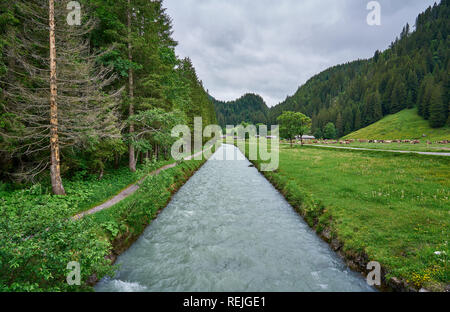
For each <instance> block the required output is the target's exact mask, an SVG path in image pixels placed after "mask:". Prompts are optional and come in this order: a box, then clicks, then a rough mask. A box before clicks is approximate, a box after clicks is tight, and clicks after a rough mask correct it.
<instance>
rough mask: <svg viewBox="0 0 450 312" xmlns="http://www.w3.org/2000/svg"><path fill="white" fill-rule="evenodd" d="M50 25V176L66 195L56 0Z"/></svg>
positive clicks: (57, 192)
mask: <svg viewBox="0 0 450 312" xmlns="http://www.w3.org/2000/svg"><path fill="white" fill-rule="evenodd" d="M49 26H50V151H51V165H50V178H51V181H52V189H53V194H55V195H66V191H65V190H64V187H63V184H62V180H61V167H60V154H59V138H58V104H57V102H56V97H57V95H58V91H57V86H56V40H55V0H49Z"/></svg>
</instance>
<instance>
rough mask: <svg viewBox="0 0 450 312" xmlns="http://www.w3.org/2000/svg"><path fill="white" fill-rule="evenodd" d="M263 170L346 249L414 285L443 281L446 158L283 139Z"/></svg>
mask: <svg viewBox="0 0 450 312" xmlns="http://www.w3.org/2000/svg"><path fill="white" fill-rule="evenodd" d="M248 147H249V145H248V144H247V151H246V152H247V155H248ZM259 163H260V161H257V162H256V165H257V166H258V164H259ZM265 175H266V177H267V178H268V179H269V180H270V181H271V182H272V183H273V184H274V185H275V186H276V187H277V188H278V189H279V190H280V191H281V192H282V193H283V195H285V197H286V198H287V200H288V201H289V202H290V203H291V204H292V205H293V206H294V207H295V208H296V209H297V210H298V211H299V212H300V213H301V214H302V215H303V217H304V218H305V220H306V221H307V222H308V223H309V224H310V225H311V226H313V227H314V228H315V229H316V231H317V232H319V233H322V232H324V230H325V231H327V232H328V231H331V238H332V239H335V238H337V239H338V240H339V241H340V242H341V243H342V244H343V246H342V251H343V252H344V254H346V255H353V256H355V257H358V255H361V256H366V257H367V258H368V260H369V261H378V262H380V263H381V265H382V267H383V269H384V270H385V271H386V279H388V280H389V279H391V278H392V277H396V278H397V279H400V280H401V281H403V282H405V284H407V285H409V286H412V287H415V288H416V289H420V288H421V287H425V288H427V289H431V290H443V289H444V288H445V287H446V285H447V287H448V284H449V282H450V270H449V268H448V254H449V252H450V250H449V246H448V239H449V237H450V209H449V207H450V203H449V197H450V159H449V158H447V157H441V156H423V155H405V154H392V153H383V152H370V151H368V152H365V151H350V150H334V149H333V150H332V149H325V148H309V147H303V148H302V147H300V146H296V147H294V148H290V147H289V146H288V145H281V146H280V166H279V169H278V170H277V171H275V172H268V173H265Z"/></svg>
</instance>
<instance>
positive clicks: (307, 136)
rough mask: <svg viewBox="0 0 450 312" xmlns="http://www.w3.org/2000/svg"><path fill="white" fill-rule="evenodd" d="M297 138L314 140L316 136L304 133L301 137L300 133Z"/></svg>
mask: <svg viewBox="0 0 450 312" xmlns="http://www.w3.org/2000/svg"><path fill="white" fill-rule="evenodd" d="M295 139H296V140H300V139H302V140H303V141H312V140H315V139H316V137H314V136H312V135H303V136H302V137H300V136H299V135H298V136H296V137H295Z"/></svg>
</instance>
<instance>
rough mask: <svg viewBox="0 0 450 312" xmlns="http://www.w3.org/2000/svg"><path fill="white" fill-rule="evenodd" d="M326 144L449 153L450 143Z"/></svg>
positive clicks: (356, 142)
mask: <svg viewBox="0 0 450 312" xmlns="http://www.w3.org/2000/svg"><path fill="white" fill-rule="evenodd" d="M327 145H328V146H338V147H356V148H370V149H379V150H392V151H416V152H435V153H450V144H431V145H430V144H427V143H426V142H421V143H419V144H410V143H361V142H358V141H355V142H352V143H350V144H339V143H338V144H327Z"/></svg>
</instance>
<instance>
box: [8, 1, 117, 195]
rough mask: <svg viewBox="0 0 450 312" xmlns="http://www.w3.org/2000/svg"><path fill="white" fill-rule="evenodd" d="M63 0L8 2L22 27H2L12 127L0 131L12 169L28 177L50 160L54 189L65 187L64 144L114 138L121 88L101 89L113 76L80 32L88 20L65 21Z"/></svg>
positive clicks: (89, 24)
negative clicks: (19, 164)
mask: <svg viewBox="0 0 450 312" xmlns="http://www.w3.org/2000/svg"><path fill="white" fill-rule="evenodd" d="M67 2H68V1H54V0H48V1H47V0H20V1H16V2H15V5H16V6H17V10H18V12H19V16H18V17H19V19H20V21H21V25H23V29H20V30H19V31H17V33H14V34H13V33H10V34H9V42H10V44H9V46H8V49H7V54H8V58H10V59H12V60H13V62H12V63H13V64H12V65H11V66H10V67H9V68H8V75H6V76H5V77H8V78H6V80H5V79H3V80H2V81H0V83H1V84H2V85H4V86H5V88H4V96H5V97H6V103H7V104H6V106H5V111H6V113H7V114H8V116H10V118H11V119H13V121H14V123H13V124H14V128H13V129H10V130H9V131H4V130H2V129H0V135H1V136H2V137H3V139H4V140H6V141H8V142H11V144H10V146H13V148H12V149H10V150H9V151H8V152H9V154H10V157H18V158H20V159H23V160H25V161H26V163H27V165H26V166H24V169H23V170H22V171H19V172H14V173H11V174H12V176H13V177H14V178H16V179H30V178H31V179H32V178H33V177H34V176H35V175H36V174H38V173H40V172H42V171H43V170H45V169H46V168H48V167H49V166H50V174H51V181H52V188H53V192H54V194H58V195H61V194H64V193H65V192H64V187H63V185H62V181H61V166H60V162H61V156H63V153H64V148H67V147H74V148H78V149H82V148H83V147H84V146H85V144H86V143H87V142H88V141H89V140H92V139H104V138H119V137H120V131H121V128H122V126H121V125H120V124H119V122H118V114H117V113H116V108H117V105H118V102H119V101H118V100H119V96H120V92H121V91H122V90H113V91H109V92H106V91H104V90H106V87H108V86H110V85H111V82H112V81H114V79H115V78H116V77H115V75H114V74H112V69H111V68H106V67H104V66H102V65H101V64H100V63H99V62H98V59H99V57H100V56H101V54H99V53H93V52H92V51H91V49H90V46H89V40H88V39H87V36H86V35H87V34H88V33H89V32H90V31H92V29H93V28H94V27H95V23H94V21H93V20H92V19H84V23H83V24H82V25H81V26H71V25H68V23H67V22H66V17H67V13H68V11H67V7H66V6H67ZM105 53H106V52H105ZM48 152H50V157H48V156H49V154H48Z"/></svg>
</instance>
